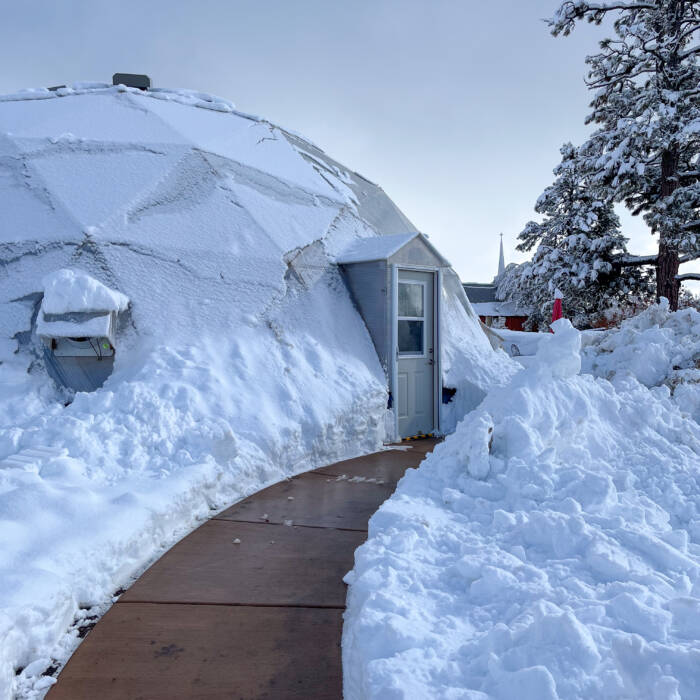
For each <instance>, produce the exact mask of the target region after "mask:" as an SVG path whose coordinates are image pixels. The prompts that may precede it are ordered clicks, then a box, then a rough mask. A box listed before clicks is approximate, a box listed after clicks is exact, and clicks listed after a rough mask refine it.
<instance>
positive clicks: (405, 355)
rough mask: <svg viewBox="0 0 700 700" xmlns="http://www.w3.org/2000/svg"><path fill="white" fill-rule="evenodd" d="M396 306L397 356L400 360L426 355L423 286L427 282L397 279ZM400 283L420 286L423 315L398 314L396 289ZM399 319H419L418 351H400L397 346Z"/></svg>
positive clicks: (397, 343)
mask: <svg viewBox="0 0 700 700" xmlns="http://www.w3.org/2000/svg"><path fill="white" fill-rule="evenodd" d="M397 283H398V284H397V287H396V289H397V306H396V321H397V335H396V353H397V355H398V358H399V359H400V360H410V359H414V358H416V359H417V358H422V357H426V356H427V347H428V344H427V343H426V338H425V326H426V305H425V300H426V294H425V288H426V284H427V282H424V281H422V280H411V279H408V280H405V279H404V280H402V279H399V280H397ZM402 284H412V285H415V286H419V287H420V288H421V306H422V307H423V315H422V316H400V315H399V308H398V304H399V302H398V289H399V285H402ZM399 321H420V322H421V323H422V324H423V332H422V333H421V338H422V349H421V351H420V352H419V353H415V352H407V351H402V350H401V348H400V347H399V336H398V322H399Z"/></svg>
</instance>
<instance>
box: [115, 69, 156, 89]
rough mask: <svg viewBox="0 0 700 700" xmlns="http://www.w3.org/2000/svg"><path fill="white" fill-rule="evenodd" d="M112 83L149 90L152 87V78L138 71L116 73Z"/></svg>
mask: <svg viewBox="0 0 700 700" xmlns="http://www.w3.org/2000/svg"><path fill="white" fill-rule="evenodd" d="M112 85H126V86H127V87H133V88H138V89H139V90H148V88H150V87H151V79H150V78H149V77H148V76H147V75H137V74H136V73H115V74H114V75H113V76H112Z"/></svg>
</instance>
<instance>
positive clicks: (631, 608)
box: [608, 593, 672, 642]
mask: <svg viewBox="0 0 700 700" xmlns="http://www.w3.org/2000/svg"><path fill="white" fill-rule="evenodd" d="M608 614H609V615H610V617H612V618H614V619H616V620H617V621H618V622H619V624H620V627H621V628H622V629H627V630H629V631H630V632H636V633H638V634H642V635H644V636H645V637H646V638H647V639H655V640H658V641H660V642H664V641H666V637H667V635H668V628H669V627H670V625H671V617H672V616H671V613H669V612H667V611H666V610H661V609H659V608H652V607H650V606H648V605H645V604H644V603H642V602H641V601H639V600H638V599H637V598H636V597H635V596H633V595H632V594H631V593H621V594H620V595H618V596H616V597H615V598H613V599H612V600H611V601H610V602H609V603H608Z"/></svg>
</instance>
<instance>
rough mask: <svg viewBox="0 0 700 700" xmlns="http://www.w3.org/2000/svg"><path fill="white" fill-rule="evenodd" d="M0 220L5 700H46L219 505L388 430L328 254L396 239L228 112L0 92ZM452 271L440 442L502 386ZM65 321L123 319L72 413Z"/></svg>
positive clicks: (312, 166)
mask: <svg viewBox="0 0 700 700" xmlns="http://www.w3.org/2000/svg"><path fill="white" fill-rule="evenodd" d="M0 209H1V210H2V212H3V225H2V226H1V227H0V267H1V269H2V274H1V275H0V698H2V700H5V699H6V698H8V697H10V696H12V695H15V694H16V695H17V696H18V697H21V698H30V697H31V698H33V697H40V696H41V695H42V694H43V693H44V692H45V691H46V689H47V687H48V686H49V685H50V684H51V683H52V679H51V678H49V677H44V676H42V673H43V672H44V671H45V670H46V669H47V668H48V667H50V666H53V665H55V663H56V662H58V663H59V664H60V663H61V662H63V661H65V659H66V658H67V656H68V655H69V653H70V651H71V650H72V649H73V648H74V647H75V645H76V644H77V641H78V633H77V630H76V628H75V626H76V624H78V623H80V621H81V620H84V619H85V618H86V617H87V616H89V615H91V614H93V613H96V612H97V613H99V612H101V611H103V610H104V608H105V607H106V606H107V605H108V604H109V602H110V601H111V599H112V596H113V595H114V593H115V592H116V591H117V590H118V589H119V588H120V587H121V586H123V585H127V584H128V583H129V581H130V580H131V578H132V577H133V576H134V575H137V574H138V573H139V572H140V571H141V570H143V568H144V567H146V566H147V565H148V563H149V562H150V561H152V560H153V559H154V557H156V556H158V555H159V554H160V553H162V551H163V549H164V548H167V547H169V546H171V545H172V544H173V543H174V542H175V541H177V539H178V538H179V537H181V536H182V535H184V534H186V533H187V532H188V531H189V530H191V529H192V528H193V527H194V526H195V525H196V524H197V523H198V522H199V521H201V520H202V519H203V518H206V517H208V516H210V515H211V514H212V513H213V511H215V510H216V509H218V508H223V507H226V506H228V505H229V504H230V503H232V502H233V501H235V500H237V499H239V498H241V497H244V496H245V495H247V494H249V493H251V492H254V491H257V490H258V489H260V488H261V487H262V486H264V485H266V484H268V483H270V482H274V481H278V480H280V479H282V478H284V477H285V476H287V475H290V474H293V473H296V472H299V471H303V470H307V469H310V468H312V467H314V466H316V465H318V464H321V463H328V462H332V461H334V460H337V459H341V458H345V457H349V456H352V455H356V454H359V453H362V452H368V451H372V450H375V449H378V448H379V447H381V444H382V442H383V441H384V440H386V439H388V438H389V439H390V438H391V437H392V435H391V434H390V432H387V426H391V421H387V420H386V418H387V411H386V406H387V398H388V396H387V380H386V376H385V373H384V371H383V369H382V367H381V366H380V363H379V360H378V358H377V354H376V352H375V350H374V347H373V345H372V341H371V339H370V336H369V334H368V332H367V329H366V327H365V325H364V323H363V321H362V319H361V318H360V316H359V314H358V313H357V311H356V310H355V308H354V306H353V303H352V300H351V298H350V295H349V293H348V290H347V288H346V286H345V284H344V282H343V279H342V277H341V274H340V272H339V270H338V268H337V266H335V265H334V264H333V261H334V260H335V258H336V257H337V256H338V254H339V253H340V252H341V251H342V250H343V249H344V248H346V247H347V245H348V244H349V243H350V242H352V241H353V240H354V239H356V238H359V237H367V236H375V235H378V234H390V233H405V232H406V231H411V230H412V225H411V223H410V222H409V221H408V220H407V219H406V217H405V216H403V214H402V213H401V212H400V211H399V210H398V209H397V208H396V206H395V205H394V204H393V203H392V202H391V200H390V199H389V198H388V197H387V196H386V195H385V194H384V193H383V192H382V191H381V189H380V188H379V187H377V186H376V185H374V184H373V183H370V182H369V181H367V180H365V179H364V178H362V177H361V176H359V175H357V174H356V173H354V172H352V171H350V170H348V169H346V168H344V167H343V166H341V165H340V164H338V163H336V162H335V161H333V160H332V159H331V158H329V157H328V156H327V155H326V154H325V153H323V152H322V151H320V150H319V149H318V148H317V147H315V146H313V145H312V144H310V143H309V142H308V141H305V140H303V139H301V138H300V137H298V136H296V135H294V134H291V133H290V132H288V131H285V130H283V129H281V128H280V127H277V126H275V125H273V124H270V123H269V122H265V121H263V120H261V119H259V118H257V117H252V116H251V115H245V114H242V113H240V112H237V111H235V109H234V107H233V105H231V104H230V103H228V102H226V101H224V100H221V99H220V98H214V97H210V96H206V95H202V94H200V93H192V92H186V91H165V90H158V91H150V92H148V93H142V92H141V91H138V90H132V89H128V88H124V87H123V86H122V87H111V86H105V85H101V84H91V85H87V84H81V85H76V86H73V87H70V88H65V89H60V90H58V91H55V92H49V91H46V90H38V91H30V92H25V93H21V94H18V95H13V96H8V97H4V98H2V97H0ZM444 275H445V279H446V285H445V289H444V290H443V301H444V308H445V319H447V320H448V321H449V322H448V323H446V324H445V325H444V327H443V353H444V357H443V368H444V372H445V373H446V376H447V377H449V381H450V382H452V384H451V385H452V386H456V387H457V388H458V394H457V400H456V401H454V402H453V404H451V405H450V406H449V407H448V408H447V410H446V424H447V425H448V426H449V425H453V424H454V423H455V422H456V421H457V420H458V419H459V418H460V417H461V414H460V413H459V412H460V411H461V412H462V413H463V412H464V411H465V410H467V409H468V408H471V407H473V406H474V405H475V404H476V403H477V402H478V401H479V400H480V399H481V397H482V396H483V395H484V394H485V392H486V391H487V390H488V388H489V387H490V386H492V385H493V384H495V383H498V382H501V381H503V378H504V377H506V376H507V375H508V374H509V373H511V372H512V371H513V369H512V367H511V366H510V363H509V360H508V359H507V358H506V357H505V356H504V355H503V354H502V353H495V352H493V351H492V350H491V348H490V346H489V343H488V340H487V339H486V337H485V336H484V335H483V334H482V333H481V331H480V330H479V328H478V325H477V322H476V320H475V317H474V314H473V312H472V310H471V307H470V306H469V303H468V301H467V300H466V298H465V297H464V293H463V290H461V288H460V289H459V291H460V292H461V295H460V294H458V293H457V294H456V293H455V292H454V290H453V291H450V290H449V289H448V286H450V285H451V287H450V288H452V287H454V286H455V280H456V276H455V275H454V273H453V272H452V271H451V270H449V269H445V270H444ZM456 282H457V287H459V285H458V280H456ZM42 294H44V296H43V299H42ZM455 294H456V296H455ZM127 299H128V300H130V306H129V308H128V309H126V310H125V305H126V303H127ZM42 305H43V306H42ZM104 307H106V308H104ZM81 309H82V310H83V311H85V312H89V311H91V310H99V311H105V310H112V311H114V312H117V311H122V312H123V313H122V315H121V318H120V328H119V332H118V334H117V337H116V354H115V360H114V373H113V375H112V376H111V377H110V378H109V379H108V380H107V382H106V383H105V385H104V387H103V388H102V389H100V390H98V391H96V392H95V393H92V394H84V393H79V394H77V395H76V396H74V397H73V396H71V395H70V393H61V392H58V391H57V390H56V389H55V388H54V386H53V383H52V382H51V380H50V379H49V377H48V376H47V374H46V371H45V369H44V366H43V360H42V349H41V345H40V343H39V340H38V338H37V331H38V330H39V326H40V325H41V323H42V322H43V314H44V312H46V313H47V314H49V315H50V314H54V313H56V314H58V313H62V312H66V311H69V312H75V311H77V310H78V311H79V310H81ZM54 323H57V321H54ZM66 399H74V400H73V401H72V403H71V404H70V405H68V406H64V401H65V400H66ZM470 402H471V403H470Z"/></svg>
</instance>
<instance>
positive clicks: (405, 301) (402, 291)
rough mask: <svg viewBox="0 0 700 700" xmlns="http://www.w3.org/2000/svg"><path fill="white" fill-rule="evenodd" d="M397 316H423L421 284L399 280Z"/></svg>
mask: <svg viewBox="0 0 700 700" xmlns="http://www.w3.org/2000/svg"><path fill="white" fill-rule="evenodd" d="M399 316H400V317H402V316H409V317H412V318H423V285H422V284H416V283H415V282H413V283H412V282H399Z"/></svg>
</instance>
